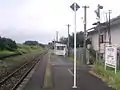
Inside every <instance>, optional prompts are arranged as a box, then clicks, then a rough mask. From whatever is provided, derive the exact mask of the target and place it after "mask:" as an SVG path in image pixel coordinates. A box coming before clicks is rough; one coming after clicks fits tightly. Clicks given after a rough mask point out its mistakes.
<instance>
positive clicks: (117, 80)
mask: <svg viewBox="0 0 120 90" xmlns="http://www.w3.org/2000/svg"><path fill="white" fill-rule="evenodd" d="M93 70H94V72H96V73H97V74H98V75H99V76H101V77H102V79H104V81H105V82H106V83H108V84H109V85H111V86H112V87H113V88H115V89H116V90H120V71H117V73H116V74H115V72H114V70H113V69H111V68H109V67H107V70H105V69H104V63H102V62H100V61H98V62H96V63H95V65H94V68H93Z"/></svg>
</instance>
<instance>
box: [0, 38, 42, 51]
mask: <svg viewBox="0 0 120 90" xmlns="http://www.w3.org/2000/svg"><path fill="white" fill-rule="evenodd" d="M23 44H25V45H29V46H30V45H34V46H35V45H39V46H41V47H44V44H42V43H39V42H38V41H25V42H24V43H23ZM17 48H18V46H17V43H16V42H15V41H14V40H12V39H10V38H6V37H0V50H1V51H3V50H9V51H15V50H16V49H17Z"/></svg>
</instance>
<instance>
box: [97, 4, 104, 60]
mask: <svg viewBox="0 0 120 90" xmlns="http://www.w3.org/2000/svg"><path fill="white" fill-rule="evenodd" d="M100 9H103V6H101V5H100V4H98V6H97V11H95V12H96V14H97V17H98V22H97V27H98V28H97V29H98V53H99V55H98V59H99V60H100Z"/></svg>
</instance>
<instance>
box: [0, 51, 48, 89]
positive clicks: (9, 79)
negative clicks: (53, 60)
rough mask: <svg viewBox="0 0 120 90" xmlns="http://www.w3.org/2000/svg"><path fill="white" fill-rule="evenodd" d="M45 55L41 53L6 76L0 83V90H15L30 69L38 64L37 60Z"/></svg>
mask: <svg viewBox="0 0 120 90" xmlns="http://www.w3.org/2000/svg"><path fill="white" fill-rule="evenodd" d="M45 54H46V52H43V53H41V54H40V55H39V56H37V57H36V58H34V60H32V61H31V62H27V63H25V64H24V65H22V66H21V67H20V68H18V69H17V70H15V71H14V72H12V73H11V74H9V75H8V76H6V77H5V78H4V79H3V80H2V81H1V82H0V90H16V88H17V87H18V86H19V84H20V83H21V82H22V81H23V80H24V78H25V77H26V76H27V75H28V73H29V72H30V71H31V70H32V68H33V67H34V66H35V65H36V64H37V63H38V61H39V60H41V59H42V57H43V56H44V55H45Z"/></svg>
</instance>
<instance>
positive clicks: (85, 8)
mask: <svg viewBox="0 0 120 90" xmlns="http://www.w3.org/2000/svg"><path fill="white" fill-rule="evenodd" d="M83 8H84V59H83V60H84V61H83V63H84V64H86V63H87V61H86V39H87V31H86V24H87V22H86V17H87V8H89V6H83Z"/></svg>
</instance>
